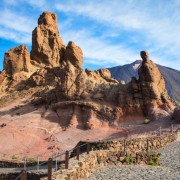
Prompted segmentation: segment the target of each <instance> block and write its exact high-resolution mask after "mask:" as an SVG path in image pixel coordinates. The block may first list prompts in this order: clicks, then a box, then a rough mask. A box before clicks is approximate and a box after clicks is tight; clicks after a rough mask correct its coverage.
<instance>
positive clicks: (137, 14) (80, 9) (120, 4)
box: [56, 0, 180, 64]
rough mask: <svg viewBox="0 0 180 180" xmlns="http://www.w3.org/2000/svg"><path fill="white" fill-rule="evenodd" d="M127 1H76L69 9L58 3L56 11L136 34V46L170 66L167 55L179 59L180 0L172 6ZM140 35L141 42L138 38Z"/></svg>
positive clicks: (159, 2) (71, 2) (172, 3)
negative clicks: (159, 57)
mask: <svg viewBox="0 0 180 180" xmlns="http://www.w3.org/2000/svg"><path fill="white" fill-rule="evenodd" d="M128 2H129V3H128ZM128 2H127V1H126V3H125V1H116V0H114V1H99V0H97V1H96V3H95V2H93V1H86V2H83V3H82V1H79V3H77V4H75V2H74V1H70V3H69V2H68V6H67V4H60V3H59V4H57V5H56V8H57V9H58V10H59V11H63V12H65V13H67V14H68V13H74V14H78V15H81V16H82V15H83V16H85V17H87V18H90V19H93V20H95V21H97V22H99V23H101V24H105V25H107V26H109V27H111V28H116V29H117V28H119V31H121V29H123V30H127V31H136V32H137V33H138V34H139V35H140V36H139V43H141V44H142V45H144V47H145V48H148V50H149V51H150V52H152V53H154V54H157V56H158V55H159V54H161V55H162V58H163V57H165V56H166V57H165V58H164V59H166V62H167V63H166V62H163V63H165V64H169V62H168V56H174V58H175V59H176V58H177V57H180V51H179V48H180V36H179V35H178V34H179V32H180V11H179V8H178V7H179V6H178V3H179V1H177V2H171V3H165V2H164V1H158V2H156V3H152V1H141V3H139V1H128ZM141 35H142V37H143V38H144V39H142V38H141ZM123 43H124V44H126V43H127V42H123ZM114 50H116V49H114ZM129 51H131V50H130V48H128V52H129ZM125 52H126V51H125ZM159 52H161V53H159ZM102 53H104V52H102ZM116 54H117V53H116ZM130 54H131V53H130ZM127 56H128V54H127ZM162 58H161V59H162ZM161 62H162V60H161ZM172 64H173V62H172Z"/></svg>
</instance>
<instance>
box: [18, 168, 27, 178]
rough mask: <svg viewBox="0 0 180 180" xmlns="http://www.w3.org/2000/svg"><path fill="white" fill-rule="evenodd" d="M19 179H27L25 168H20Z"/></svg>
mask: <svg viewBox="0 0 180 180" xmlns="http://www.w3.org/2000/svg"><path fill="white" fill-rule="evenodd" d="M20 180H27V172H26V170H22V175H21V177H20Z"/></svg>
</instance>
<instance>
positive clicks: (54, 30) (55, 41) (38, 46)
mask: <svg viewBox="0 0 180 180" xmlns="http://www.w3.org/2000/svg"><path fill="white" fill-rule="evenodd" d="M63 47H64V46H63V42H62V39H61V37H60V36H59V31H58V25H57V17H56V15H55V14H54V13H51V12H44V13H43V14H42V15H41V16H40V17H39V19H38V26H37V27H36V28H35V29H34V31H33V33H32V51H31V59H33V60H34V61H36V62H38V63H39V64H41V63H42V64H45V65H46V66H50V67H56V66H59V64H60V61H61V58H62V57H61V51H62V49H63Z"/></svg>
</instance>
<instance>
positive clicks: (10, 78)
mask: <svg viewBox="0 0 180 180" xmlns="http://www.w3.org/2000/svg"><path fill="white" fill-rule="evenodd" d="M36 69H37V68H36V67H34V66H33V65H32V64H31V60H30V55H29V52H28V49H27V47H26V46H25V45H20V46H18V47H15V48H12V49H10V50H9V51H7V52H6V53H5V56H4V70H3V71H2V73H1V74H0V90H6V89H7V90H8V89H9V88H12V87H14V86H16V85H17V84H18V83H20V82H21V81H22V80H26V79H27V78H29V77H30V75H31V74H32V73H33V72H34V71H36Z"/></svg>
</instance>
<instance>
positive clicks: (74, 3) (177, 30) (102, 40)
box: [0, 0, 180, 70]
mask: <svg viewBox="0 0 180 180" xmlns="http://www.w3.org/2000/svg"><path fill="white" fill-rule="evenodd" d="M179 9H180V0H51V1H50V0H1V1H0V15H1V17H0V70H1V69H2V66H3V59H4V52H5V51H7V50H9V49H10V48H12V47H14V46H17V45H20V44H22V43H23V44H26V45H27V46H28V49H29V51H30V50H31V33H32V30H33V29H34V28H35V27H36V26H37V19H38V17H39V16H40V14H42V12H43V11H52V12H55V13H56V14H57V15H58V23H59V31H60V35H61V37H62V38H63V41H64V43H65V44H67V43H68V41H70V40H72V41H74V42H75V43H76V44H77V45H79V46H80V47H81V48H82V50H83V54H84V67H89V68H91V69H98V68H100V67H112V66H117V65H123V64H127V63H131V62H133V61H135V60H137V59H140V57H139V52H140V51H141V50H148V51H149V53H150V58H151V59H152V60H154V61H155V62H156V63H158V64H161V65H164V66H168V67H171V68H174V69H177V70H180V11H179Z"/></svg>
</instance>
